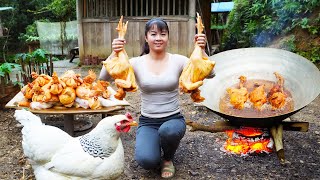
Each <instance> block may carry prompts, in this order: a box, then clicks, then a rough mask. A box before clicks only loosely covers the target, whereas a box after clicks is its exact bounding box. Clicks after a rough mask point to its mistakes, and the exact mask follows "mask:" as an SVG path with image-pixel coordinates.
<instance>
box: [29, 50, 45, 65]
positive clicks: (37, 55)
mask: <svg viewBox="0 0 320 180" xmlns="http://www.w3.org/2000/svg"><path fill="white" fill-rule="evenodd" d="M47 53H48V52H47V51H46V50H44V49H36V50H35V51H33V52H32V53H31V57H32V59H33V60H34V61H35V62H37V63H45V62H46V61H47V57H46V54H47Z"/></svg>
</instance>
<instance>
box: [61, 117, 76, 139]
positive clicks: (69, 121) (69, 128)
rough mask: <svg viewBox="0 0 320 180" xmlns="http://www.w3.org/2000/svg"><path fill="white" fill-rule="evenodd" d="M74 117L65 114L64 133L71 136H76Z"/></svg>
mask: <svg viewBox="0 0 320 180" xmlns="http://www.w3.org/2000/svg"><path fill="white" fill-rule="evenodd" d="M73 121H74V115H73V114H65V115H64V123H63V124H64V131H65V132H66V133H68V134H69V135H70V136H74V122H73Z"/></svg>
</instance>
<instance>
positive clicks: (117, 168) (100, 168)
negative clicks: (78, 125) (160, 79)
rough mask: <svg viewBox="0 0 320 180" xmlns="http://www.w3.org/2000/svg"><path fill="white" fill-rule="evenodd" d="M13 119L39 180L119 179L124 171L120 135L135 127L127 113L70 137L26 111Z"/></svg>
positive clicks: (106, 119)
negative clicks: (19, 128) (21, 127)
mask: <svg viewBox="0 0 320 180" xmlns="http://www.w3.org/2000/svg"><path fill="white" fill-rule="evenodd" d="M14 116H15V118H16V120H17V121H19V122H20V123H21V124H22V125H23V129H22V138H23V139H22V147H23V152H24V155H25V157H26V158H27V159H28V160H29V162H30V164H31V166H32V168H33V170H34V174H35V177H36V179H39V180H43V179H50V180H51V179H52V180H67V179H79V180H85V179H116V178H118V177H119V176H120V175H121V174H122V173H123V171H124V150H123V146H122V142H121V139H120V134H121V133H126V132H128V131H129V130H130V127H131V126H137V123H136V122H135V121H133V118H132V117H131V115H130V114H126V115H115V116H110V117H106V118H104V119H102V120H101V121H100V122H99V123H98V125H97V126H96V127H95V128H94V129H93V130H92V131H91V132H89V133H88V134H85V135H83V136H79V137H76V138H73V137H71V136H69V135H68V134H67V133H65V132H64V131H62V130H60V129H59V128H56V127H54V126H48V125H44V124H42V122H41V119H40V118H39V117H38V116H36V115H34V114H32V113H31V112H29V111H26V110H16V111H15V115H14Z"/></svg>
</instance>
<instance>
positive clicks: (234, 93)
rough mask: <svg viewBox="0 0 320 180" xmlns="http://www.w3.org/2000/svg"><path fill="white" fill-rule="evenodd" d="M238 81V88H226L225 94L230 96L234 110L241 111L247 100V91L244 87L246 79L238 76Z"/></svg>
mask: <svg viewBox="0 0 320 180" xmlns="http://www.w3.org/2000/svg"><path fill="white" fill-rule="evenodd" d="M239 79H240V82H239V88H227V92H228V94H229V96H230V103H231V104H232V105H233V106H234V108H236V109H243V108H244V103H245V102H246V101H247V99H248V90H247V88H245V87H244V83H245V82H246V81H247V78H246V77H245V76H240V77H239Z"/></svg>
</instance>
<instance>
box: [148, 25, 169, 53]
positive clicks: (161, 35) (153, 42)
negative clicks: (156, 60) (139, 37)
mask: <svg viewBox="0 0 320 180" xmlns="http://www.w3.org/2000/svg"><path fill="white" fill-rule="evenodd" d="M168 38H169V35H168V31H167V30H162V31H160V29H158V28H157V25H154V26H153V27H152V28H151V29H150V30H149V31H148V33H147V36H146V42H147V43H148V45H149V48H150V51H153V52H156V53H161V52H164V51H165V50H166V48H167V45H168Z"/></svg>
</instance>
